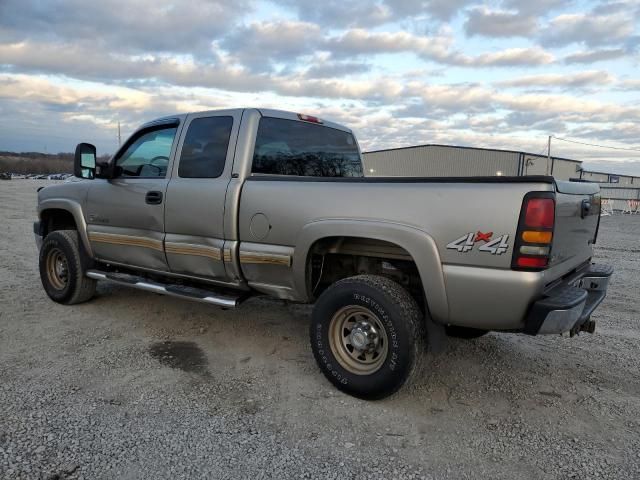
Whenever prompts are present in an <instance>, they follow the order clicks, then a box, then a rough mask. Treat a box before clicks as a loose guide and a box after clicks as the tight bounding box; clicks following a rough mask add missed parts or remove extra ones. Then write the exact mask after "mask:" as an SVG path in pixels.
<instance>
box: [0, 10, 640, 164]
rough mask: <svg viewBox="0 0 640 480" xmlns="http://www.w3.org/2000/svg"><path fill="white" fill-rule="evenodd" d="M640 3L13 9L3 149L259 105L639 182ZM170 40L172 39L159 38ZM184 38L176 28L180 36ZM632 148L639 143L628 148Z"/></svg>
mask: <svg viewBox="0 0 640 480" xmlns="http://www.w3.org/2000/svg"><path fill="white" fill-rule="evenodd" d="M639 21H640V0H622V1H619V2H615V3H611V2H606V1H568V2H567V1H561V0H544V1H541V2H535V3H533V4H532V3H531V2H530V1H528V0H496V1H494V2H491V3H490V4H489V5H487V4H484V3H480V2H477V1H473V0H449V1H444V0H411V1H408V2H407V1H401V0H378V1H375V2H358V1H353V0H351V1H350V0H345V1H340V2H339V1H337V0H328V1H326V2H323V3H322V4H318V3H317V2H315V1H312V0H302V1H292V0H273V1H253V0H241V1H239V2H235V3H233V4H227V3H225V2H222V1H204V0H196V1H192V2H178V1H172V0H158V1H156V2H151V3H149V2H146V1H141V2H135V3H132V4H127V8H123V7H122V5H121V2H120V0H105V1H104V2H101V3H100V4H84V3H82V4H81V5H78V4H77V2H75V1H71V0H70V1H57V2H50V3H49V2H47V3H45V4H43V3H42V2H37V1H35V0H25V1H23V2H20V3H10V2H6V3H3V4H1V5H0V112H2V113H3V115H2V117H1V118H0V129H1V130H0V131H2V132H3V133H2V134H0V150H7V151H33V152H37V151H43V150H44V151H49V152H52V151H56V152H73V149H74V148H75V144H77V143H79V142H82V141H88V142H91V143H94V144H95V145H96V146H97V147H98V152H99V153H103V154H104V153H105V152H112V153H113V152H115V150H116V147H117V125H118V122H120V123H121V125H122V138H123V140H124V139H125V138H126V137H127V136H128V135H129V134H130V133H131V132H132V131H133V130H134V129H135V128H136V127H137V126H138V125H140V124H142V123H144V122H145V121H148V120H150V119H152V118H156V117H160V116H164V115H167V114H173V113H183V112H187V111H196V110H211V109H220V108H229V107H233V106H237V105H259V106H261V107H265V108H278V109H284V110H292V111H297V112H302V113H308V114H313V115H317V116H319V117H321V118H325V119H328V120H333V121H336V122H338V123H342V124H344V125H347V126H348V127H350V128H352V129H353V130H354V133H355V134H356V136H357V137H358V139H359V142H360V144H361V147H362V150H363V151H368V150H378V149H387V148H397V147H402V146H412V145H419V144H425V143H439V144H449V145H455V146H469V147H477V148H490V149H491V148H495V149H506V150H517V151H526V152H530V153H533V154H541V153H542V154H546V151H547V137H548V135H553V136H555V137H561V138H566V139H567V140H574V141H579V142H585V143H592V144H598V145H603V146H606V147H611V148H599V147H590V146H585V145H579V144H575V143H568V142H564V141H561V140H560V139H557V138H556V139H554V140H553V142H552V150H551V155H552V156H556V157H565V158H572V159H575V160H581V161H583V162H584V165H585V169H587V170H604V171H610V172H611V173H615V174H623V175H625V174H626V175H637V176H640V143H639V142H640V125H639V124H638V121H637V119H638V118H640V78H638V74H637V72H638V67H639V66H640V32H639V29H638V24H639ZM158 31H160V32H162V34H158ZM169 33H171V34H169ZM624 149H626V150H624Z"/></svg>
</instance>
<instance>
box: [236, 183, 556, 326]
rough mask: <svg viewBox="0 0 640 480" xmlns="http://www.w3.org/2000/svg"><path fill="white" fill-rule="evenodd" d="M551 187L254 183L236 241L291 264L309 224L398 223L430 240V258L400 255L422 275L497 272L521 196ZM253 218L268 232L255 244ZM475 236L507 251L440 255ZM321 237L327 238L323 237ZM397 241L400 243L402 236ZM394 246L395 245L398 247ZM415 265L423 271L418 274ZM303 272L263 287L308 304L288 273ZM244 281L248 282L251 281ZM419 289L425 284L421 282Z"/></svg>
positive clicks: (505, 263) (504, 261)
mask: <svg viewBox="0 0 640 480" xmlns="http://www.w3.org/2000/svg"><path fill="white" fill-rule="evenodd" d="M552 188H553V186H552V185H550V184H546V183H540V184H532V183H493V184H483V183H441V182H437V183H429V182H401V183H399V182H388V183H387V182H385V181H381V180H378V179H376V181H375V182H351V181H308V180H306V181H297V180H296V179H295V178H291V179H287V178H285V179H278V180H275V179H271V178H262V179H256V178H255V177H254V178H251V179H249V180H248V181H247V182H246V183H245V185H244V187H243V191H242V195H241V203H240V212H239V235H240V239H241V242H242V244H244V243H245V242H248V243H258V244H261V245H263V248H265V247H266V248H267V249H268V246H269V245H272V246H274V247H283V246H284V247H288V248H290V249H291V251H292V252H294V254H293V255H294V257H293V258H304V255H302V256H301V255H300V253H299V252H296V249H297V248H299V240H300V238H301V237H302V235H303V229H304V228H305V227H306V226H308V225H309V224H312V223H315V222H321V221H328V220H341V221H347V222H348V221H352V222H356V221H358V222H374V223H375V222H384V223H385V224H397V225H398V232H399V231H400V228H405V227H406V228H411V229H414V230H416V231H419V232H422V233H423V234H425V235H426V236H428V237H429V238H430V239H432V240H433V242H434V251H433V252H431V251H429V249H428V248H426V246H425V248H424V249H422V250H421V249H419V248H418V249H416V248H415V247H413V248H412V249H407V250H408V251H409V253H411V255H412V256H413V258H414V260H415V261H416V263H417V264H418V267H419V270H421V272H422V271H425V272H427V270H434V268H435V269H438V270H440V271H437V272H436V271H434V272H433V273H432V274H433V275H436V276H437V275H440V276H442V275H443V270H444V269H445V267H446V266H455V265H458V266H464V267H470V268H482V269H485V268H486V269H493V270H497V269H503V270H504V269H509V268H510V265H511V256H512V253H513V252H512V248H513V237H514V235H515V233H516V228H517V223H518V222H517V220H518V216H519V213H520V208H521V204H522V199H523V197H524V195H525V194H526V193H527V192H529V191H531V190H539V191H549V190H550V189H552ZM258 213H260V214H263V215H264V216H265V217H266V218H267V219H268V223H269V225H270V229H269V230H268V232H267V233H266V234H265V235H264V237H262V238H259V239H258V238H256V236H255V235H254V233H253V232H252V229H251V220H252V218H254V216H255V215H256V214H258ZM344 231H345V232H346V231H347V230H344ZM477 232H481V233H483V234H485V237H486V238H489V239H490V240H494V239H496V238H499V237H503V236H506V244H507V248H506V249H505V250H504V251H501V252H500V253H491V252H488V251H480V250H479V248H480V246H482V245H483V244H485V243H488V242H487V241H478V242H473V245H472V248H470V249H468V250H467V251H458V250H456V249H451V248H447V245H449V244H450V243H451V242H453V241H455V240H456V239H458V238H460V237H462V236H465V235H468V234H473V235H475V234H476V233H477ZM345 234H347V233H345ZM327 235H331V234H330V233H329V232H327ZM356 236H357V235H356ZM397 237H398V238H397V239H396V240H399V239H400V238H401V234H400V233H399V234H398V236H397ZM390 240H391V241H393V240H394V239H393V238H392V239H390ZM490 240H489V241H490ZM396 243H398V244H400V242H399V241H397V242H396ZM425 245H426V244H425ZM305 248H306V247H305ZM305 254H306V252H305ZM434 256H437V257H438V258H437V259H436V260H437V261H436V262H433V258H432V257H434ZM427 257H429V259H427ZM421 265H428V267H425V268H423V269H420V266H421ZM434 265H435V266H434ZM305 268H306V265H305V264H304V263H303V262H297V264H296V263H295V262H294V263H293V264H292V265H291V266H290V267H289V270H287V269H286V267H284V266H283V268H282V271H281V272H279V275H278V276H276V275H274V276H273V277H272V278H270V279H269V281H271V282H278V283H279V284H281V285H282V286H283V287H286V288H290V289H291V290H292V292H293V293H292V297H294V298H295V299H297V300H307V294H306V288H304V285H299V284H297V283H296V282H295V280H294V279H295V277H296V275H295V274H294V271H295V270H296V269H305ZM509 272H510V273H511V271H510V270H509ZM245 274H246V272H245ZM254 274H255V275H257V273H255V272H254ZM425 274H428V273H425ZM249 275H251V273H249ZM421 276H423V275H422V273H421ZM248 280H249V281H250V282H251V281H252V278H251V276H249V278H248ZM480 280H481V279H480ZM262 281H264V279H262ZM444 281H445V282H446V276H445V277H444ZM424 283H428V282H425V279H423V284H424ZM443 288H444V287H443ZM425 294H426V296H427V299H428V300H429V297H430V296H439V297H442V296H445V298H446V294H445V292H434V291H426V292H425ZM498 297H499V292H498V291H496V295H495V298H498ZM463 300H464V299H459V298H452V297H451V296H449V297H448V299H447V300H446V301H447V303H448V307H447V309H446V310H450V309H451V302H457V301H463ZM438 317H439V318H438V320H440V321H442V322H446V321H447V320H448V317H449V315H448V311H447V312H442V313H440V314H439V315H438Z"/></svg>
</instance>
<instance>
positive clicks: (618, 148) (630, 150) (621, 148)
mask: <svg viewBox="0 0 640 480" xmlns="http://www.w3.org/2000/svg"><path fill="white" fill-rule="evenodd" d="M552 138H555V139H556V140H561V141H563V142H569V143H578V144H580V145H588V146H590V147H599V148H610V149H612V150H625V151H627V152H640V148H625V147H613V146H611V145H598V144H595V143H587V142H578V141H577V140H569V139H568V138H560V137H553V136H552Z"/></svg>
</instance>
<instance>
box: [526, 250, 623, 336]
mask: <svg viewBox="0 0 640 480" xmlns="http://www.w3.org/2000/svg"><path fill="white" fill-rule="evenodd" d="M612 274H613V267H611V266H610V265H600V264H595V263H594V264H591V266H590V267H589V269H588V270H586V271H585V272H584V274H583V275H581V276H580V277H579V278H577V279H574V280H573V282H572V284H570V285H561V286H558V287H556V288H554V289H552V290H550V291H548V292H546V293H545V296H544V298H542V299H540V300H538V301H536V302H535V303H534V304H533V305H532V306H531V308H530V309H529V313H528V315H527V318H526V320H525V329H524V332H525V333H528V334H530V335H545V334H547V335H548V334H552V333H565V332H570V333H571V334H574V333H577V332H579V331H581V330H584V331H588V332H591V333H593V329H594V324H593V323H592V322H589V320H590V318H591V314H592V313H593V312H594V310H595V309H596V308H597V307H598V305H600V303H602V300H604V298H605V296H606V294H607V287H608V286H609V279H610V278H611V275H612Z"/></svg>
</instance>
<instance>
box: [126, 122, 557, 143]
mask: <svg viewBox="0 0 640 480" xmlns="http://www.w3.org/2000/svg"><path fill="white" fill-rule="evenodd" d="M549 138H551V137H549ZM120 145H122V137H121V136H120V120H118V146H120Z"/></svg>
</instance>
